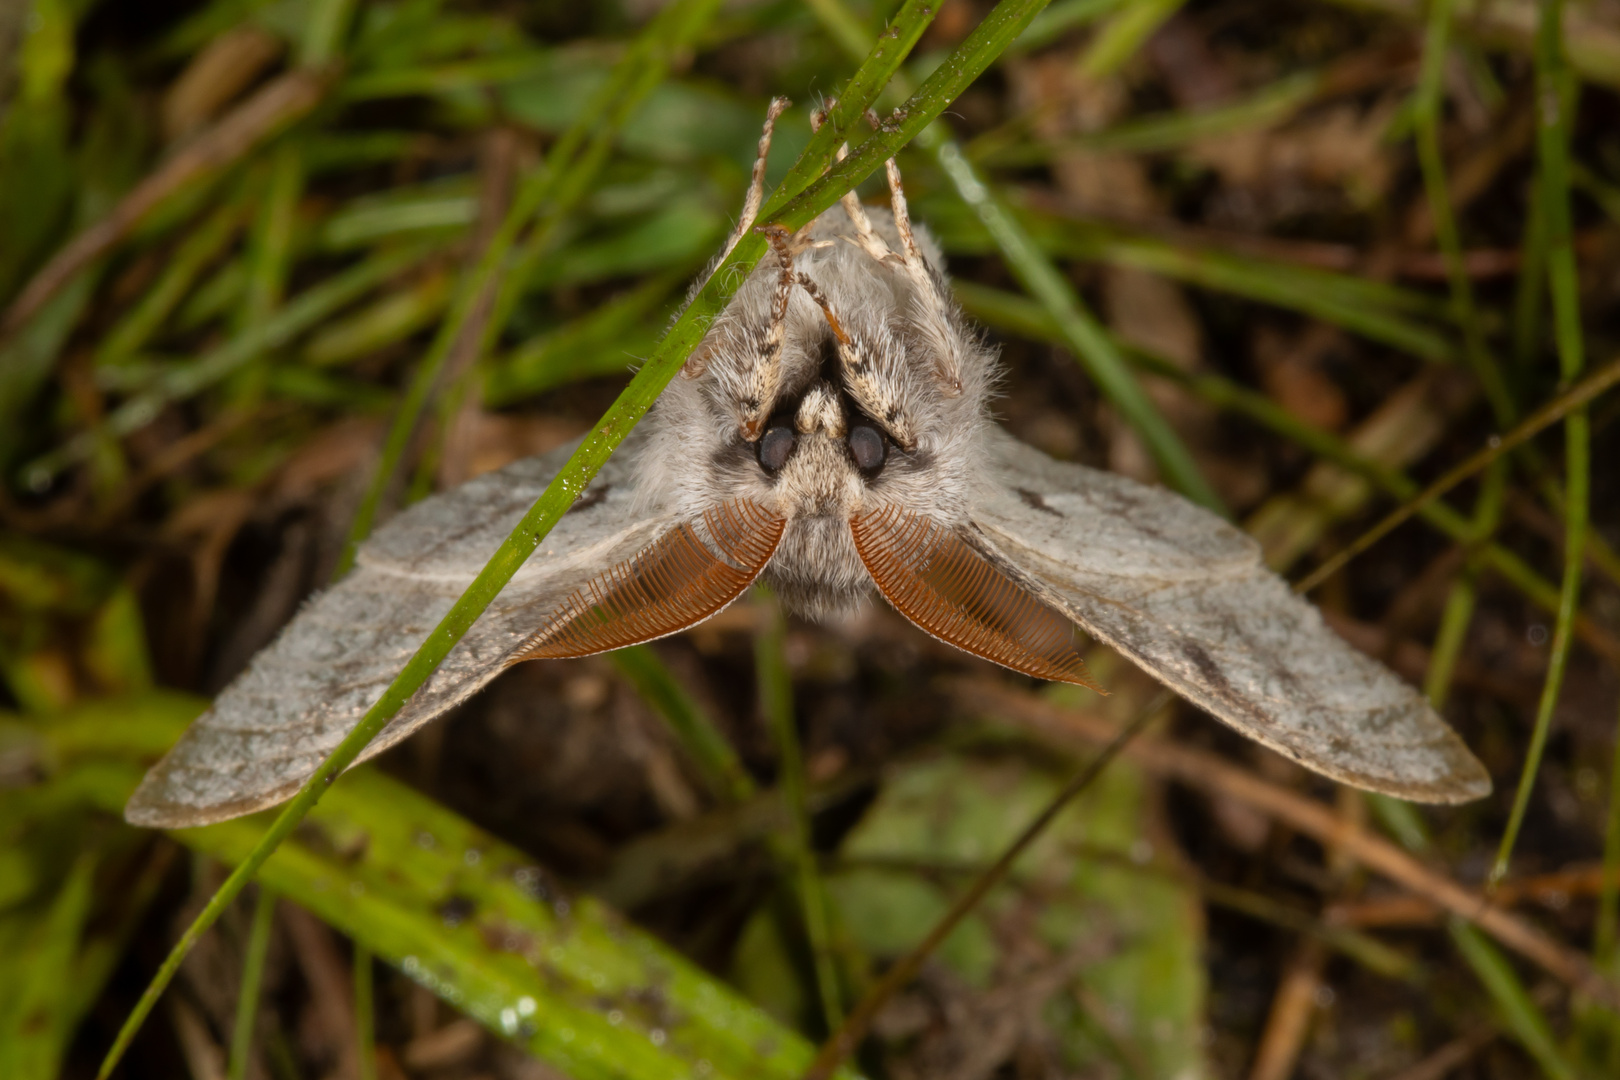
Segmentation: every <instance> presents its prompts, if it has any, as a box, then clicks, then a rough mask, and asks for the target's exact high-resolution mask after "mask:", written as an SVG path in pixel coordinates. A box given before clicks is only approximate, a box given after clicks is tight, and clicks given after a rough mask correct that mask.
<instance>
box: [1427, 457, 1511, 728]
mask: <svg viewBox="0 0 1620 1080" xmlns="http://www.w3.org/2000/svg"><path fill="white" fill-rule="evenodd" d="M1506 488H1507V469H1506V466H1505V463H1504V462H1503V461H1502V460H1501V459H1498V460H1496V461H1495V462H1492V463H1491V467H1490V468H1489V469H1487V470H1485V480H1484V483H1483V484H1482V485H1481V486H1480V493H1479V498H1478V499H1477V500H1476V501H1475V503H1474V522H1473V524H1474V539H1473V541H1472V543H1470V544H1469V545H1468V546H1469V547H1470V548H1471V549H1472V550H1471V551H1470V554H1469V556H1468V561H1467V563H1466V565H1465V566H1464V567H1463V571H1462V573H1461V574H1459V575H1458V577H1457V580H1456V581H1454V582H1452V583H1451V589H1450V590H1449V592H1448V593H1447V594H1446V606H1445V609H1444V611H1443V612H1442V614H1441V616H1440V629H1439V631H1438V632H1437V633H1436V634H1435V636H1434V647H1433V648H1432V649H1431V650H1430V652H1429V669H1428V671H1427V672H1425V673H1424V679H1423V694H1424V696H1425V697H1427V698H1428V699H1429V704H1430V705H1432V706H1433V707H1434V710H1435V711H1436V712H1439V711H1440V710H1441V709H1443V708H1444V707H1445V703H1446V698H1447V697H1448V696H1449V695H1450V692H1451V679H1452V676H1453V674H1455V672H1456V668H1457V658H1458V657H1459V656H1460V655H1462V648H1463V644H1464V642H1465V641H1466V640H1467V637H1468V627H1469V626H1470V624H1472V622H1473V620H1474V604H1475V601H1476V600H1477V598H1478V588H1477V586H1476V585H1475V578H1476V576H1477V575H1478V572H1479V569H1480V565H1481V560H1480V557H1479V554H1478V549H1479V548H1480V546H1481V545H1483V544H1486V543H1488V542H1489V541H1490V539H1491V537H1492V536H1493V535H1494V534H1495V532H1496V529H1497V527H1498V526H1499V525H1500V524H1501V521H1502V504H1503V502H1504V499H1503V496H1504V493H1505V491H1506Z"/></svg>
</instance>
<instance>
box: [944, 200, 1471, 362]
mask: <svg viewBox="0 0 1620 1080" xmlns="http://www.w3.org/2000/svg"><path fill="white" fill-rule="evenodd" d="M926 206H927V214H928V222H929V225H930V226H932V227H933V229H934V231H935V234H936V235H937V236H939V238H940V242H941V243H943V244H944V245H945V247H946V250H947V251H950V252H952V253H961V254H971V255H980V254H985V253H987V252H990V251H994V250H996V248H995V245H994V243H993V242H992V239H991V237H990V235H989V234H988V233H987V232H986V231H985V230H984V228H983V226H982V225H981V224H980V223H979V222H978V221H977V220H972V219H969V218H967V217H966V216H965V215H961V214H955V215H953V214H952V213H950V211H949V209H948V208H946V207H944V206H943V205H942V204H941V203H940V201H938V200H934V201H931V202H929V203H928V204H926ZM1013 212H1014V214H1015V215H1016V217H1017V220H1018V221H1019V223H1020V224H1021V225H1022V226H1023V228H1024V230H1025V231H1026V232H1027V233H1028V234H1029V235H1030V236H1032V237H1035V238H1036V239H1037V242H1038V244H1039V245H1040V247H1041V249H1042V250H1043V251H1045V252H1046V253H1047V254H1048V255H1051V256H1055V257H1059V258H1065V259H1081V260H1087V261H1096V262H1107V263H1113V264H1117V265H1120V266H1132V267H1136V268H1138V269H1142V270H1149V271H1152V272H1153V273H1157V274H1163V275H1164V276H1165V277H1169V278H1172V279H1174V280H1177V281H1181V282H1185V283H1186V284H1189V285H1196V286H1198V287H1200V288H1205V289H1211V290H1214V291H1216V292H1225V293H1230V294H1232V295H1234V296H1239V297H1243V298H1244V299H1248V300H1257V301H1259V302H1261V303H1265V304H1272V305H1275V306H1277V307H1280V308H1284V309H1286V310H1290V311H1298V312H1300V313H1301V314H1304V315H1309V316H1311V317H1312V318H1317V319H1321V320H1322V321H1324V322H1328V323H1332V324H1334V325H1336V326H1342V327H1344V328H1345V329H1346V330H1350V331H1352V332H1354V333H1357V334H1360V335H1362V336H1363V337H1366V338H1368V339H1370V340H1372V341H1377V342H1380V343H1382V344H1385V345H1389V346H1391V347H1393V348H1396V349H1400V350H1402V351H1404V352H1408V353H1411V354H1412V355H1414V356H1417V357H1420V358H1422V359H1424V360H1428V361H1431V362H1433V363H1450V362H1452V361H1453V360H1455V359H1456V356H1457V348H1456V345H1455V344H1454V343H1453V342H1452V341H1451V340H1450V339H1449V337H1448V336H1447V335H1446V334H1445V333H1443V332H1441V331H1440V330H1439V329H1437V328H1436V327H1434V326H1433V325H1430V324H1429V323H1428V322H1427V321H1419V320H1418V319H1416V318H1413V316H1430V315H1432V316H1435V317H1444V315H1445V306H1444V305H1437V304H1436V303H1435V302H1434V301H1433V299H1432V298H1430V297H1426V296H1424V295H1423V294H1421V293H1417V292H1413V291H1412V290H1408V289H1403V288H1400V287H1397V286H1392V285H1389V284H1386V283H1384V282H1377V281H1368V280H1366V279H1363V278H1357V277H1354V276H1352V275H1350V274H1341V273H1336V272H1333V271H1328V270H1322V269H1318V268H1316V267H1311V266H1301V265H1298V264H1294V263H1288V262H1283V261H1280V260H1275V259H1267V258H1259V257H1255V256H1251V255H1244V254H1239V253H1236V252H1231V251H1224V250H1221V249H1218V248H1214V247H1210V246H1208V245H1207V244H1200V243H1198V242H1196V241H1191V240H1166V239H1161V238H1158V237H1154V236H1149V235H1142V234H1134V233H1131V232H1128V231H1126V230H1123V229H1119V228H1116V227H1112V226H1103V225H1100V224H1097V223H1093V222H1077V221H1073V220H1070V219H1065V218H1060V217H1057V216H1055V215H1051V214H1045V213H1039V212H1036V211H1033V210H1029V209H1025V208H1022V207H1017V206H1014V207H1013Z"/></svg>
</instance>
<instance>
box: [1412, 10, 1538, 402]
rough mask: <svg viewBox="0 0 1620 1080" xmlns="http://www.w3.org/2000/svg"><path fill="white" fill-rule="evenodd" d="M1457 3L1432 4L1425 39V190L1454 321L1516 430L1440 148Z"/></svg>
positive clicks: (1478, 372) (1420, 120) (1421, 137)
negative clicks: (1481, 311) (1443, 92)
mask: <svg viewBox="0 0 1620 1080" xmlns="http://www.w3.org/2000/svg"><path fill="white" fill-rule="evenodd" d="M1451 17H1452V0H1430V4H1429V23H1428V27H1427V30H1426V31H1425V34H1424V41H1423V67H1422V71H1421V74H1420V75H1419V78H1418V87H1417V92H1416V94H1415V95H1414V101H1413V104H1414V105H1415V106H1416V109H1415V121H1416V130H1415V135H1416V137H1417V156H1418V164H1419V166H1420V168H1421V169H1422V172H1423V188H1424V191H1425V193H1426V194H1427V196H1428V202H1429V214H1430V216H1431V217H1432V218H1433V219H1434V231H1435V236H1436V238H1437V239H1438V240H1439V241H1440V251H1441V254H1442V255H1443V256H1444V257H1445V262H1446V276H1447V278H1448V279H1449V281H1450V285H1451V306H1452V314H1453V318H1454V319H1455V320H1456V322H1457V324H1458V326H1460V327H1461V329H1462V335H1463V355H1464V356H1465V357H1466V358H1467V359H1468V363H1469V366H1470V367H1472V368H1473V369H1474V377H1475V378H1476V379H1478V380H1479V384H1480V386H1481V387H1482V388H1483V389H1484V391H1485V399H1486V400H1487V401H1489V402H1490V405H1491V411H1492V412H1493V413H1494V414H1495V416H1496V423H1497V426H1498V427H1499V428H1503V429H1506V428H1508V427H1511V426H1512V424H1513V422H1514V421H1515V420H1516V419H1518V417H1517V416H1516V415H1515V413H1516V411H1517V410H1515V408H1514V406H1513V398H1512V395H1511V394H1509V393H1508V388H1507V383H1506V382H1505V381H1504V380H1503V378H1502V371H1501V369H1500V368H1499V367H1498V366H1497V363H1496V359H1495V357H1493V356H1492V355H1491V353H1490V350H1489V348H1488V347H1487V346H1486V344H1485V331H1484V328H1483V327H1482V326H1481V325H1480V321H1479V310H1478V308H1477V307H1476V306H1475V304H1474V287H1473V283H1472V282H1471V281H1470V280H1469V277H1468V269H1467V267H1465V266H1464V265H1463V253H1462V240H1461V239H1460V237H1459V236H1458V233H1457V219H1456V215H1455V214H1454V213H1453V212H1452V208H1451V193H1450V191H1449V190H1448V189H1447V186H1446V183H1447V181H1446V165H1445V158H1444V156H1443V154H1442V153H1441V149H1440V106H1441V90H1442V87H1441V82H1442V79H1443V77H1444V74H1445V67H1446V59H1447V57H1448V55H1449V53H1450V44H1451Z"/></svg>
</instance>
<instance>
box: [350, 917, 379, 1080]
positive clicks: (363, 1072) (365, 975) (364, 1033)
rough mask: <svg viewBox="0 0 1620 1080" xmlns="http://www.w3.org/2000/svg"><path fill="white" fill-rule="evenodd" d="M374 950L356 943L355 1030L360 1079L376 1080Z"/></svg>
mask: <svg viewBox="0 0 1620 1080" xmlns="http://www.w3.org/2000/svg"><path fill="white" fill-rule="evenodd" d="M372 960H373V957H372V955H371V950H370V949H369V948H367V947H366V945H365V944H364V943H362V942H359V941H356V942H355V943H354V980H353V981H354V1034H355V1041H356V1042H357V1043H359V1045H358V1046H357V1047H356V1051H357V1053H358V1056H359V1059H360V1060H359V1065H360V1080H377V1005H376V1001H375V1000H374V999H375V996H376V995H375V994H374V993H373V979H372V976H373V975H374V974H375V972H374V971H373V970H372V967H373V964H372Z"/></svg>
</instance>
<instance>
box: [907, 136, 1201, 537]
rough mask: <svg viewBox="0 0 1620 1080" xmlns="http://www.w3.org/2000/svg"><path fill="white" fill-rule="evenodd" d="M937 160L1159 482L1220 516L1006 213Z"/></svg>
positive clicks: (1185, 453)
mask: <svg viewBox="0 0 1620 1080" xmlns="http://www.w3.org/2000/svg"><path fill="white" fill-rule="evenodd" d="M938 157H939V163H940V165H941V167H943V168H944V170H945V173H946V175H947V176H949V177H950V178H951V181H952V182H953V183H954V184H955V185H956V191H957V194H958V195H960V196H961V197H962V200H963V201H964V202H966V203H967V204H968V205H969V206H970V207H972V208H973V211H974V213H975V214H977V215H978V217H979V220H980V221H981V222H982V223H983V224H984V227H985V228H986V229H988V230H989V232H990V235H991V236H992V237H993V238H994V239H995V242H996V247H997V248H999V249H1000V251H1001V253H1002V255H1003V257H1004V258H1006V260H1007V263H1008V267H1009V269H1011V270H1012V272H1013V275H1014V276H1015V277H1017V278H1018V282H1019V284H1021V285H1022V286H1023V287H1024V288H1025V289H1026V290H1027V291H1028V292H1029V294H1030V295H1031V296H1033V297H1035V299H1036V300H1038V301H1040V303H1041V304H1042V305H1043V306H1044V307H1045V308H1046V309H1047V311H1048V312H1050V313H1051V314H1052V316H1053V317H1054V319H1055V320H1056V322H1057V325H1058V327H1059V329H1060V330H1061V332H1062V334H1063V341H1064V344H1065V345H1067V346H1068V348H1069V349H1070V350H1071V351H1072V352H1073V353H1074V356H1075V359H1077V360H1079V361H1080V363H1081V364H1082V365H1083V366H1084V367H1085V369H1086V373H1087V374H1089V375H1090V376H1091V377H1092V379H1094V380H1095V381H1096V383H1097V385H1098V387H1099V388H1100V389H1101V390H1102V392H1103V394H1104V395H1106V396H1107V398H1108V400H1109V401H1111V402H1112V403H1113V405H1114V407H1115V408H1117V409H1118V410H1119V411H1120V414H1121V415H1122V416H1123V417H1124V419H1125V421H1126V422H1127V423H1129V424H1130V425H1131V427H1132V428H1134V429H1135V431H1136V433H1137V434H1138V435H1140V436H1141V437H1142V441H1143V442H1144V443H1146V444H1147V447H1148V450H1149V451H1150V452H1151V453H1152V454H1153V460H1154V462H1155V463H1157V465H1158V466H1159V468H1160V470H1161V471H1162V472H1163V473H1164V478H1165V480H1166V481H1167V482H1168V483H1169V484H1170V485H1171V486H1172V487H1174V488H1175V489H1176V490H1178V491H1180V492H1181V493H1182V494H1183V495H1185V496H1187V497H1188V498H1189V499H1192V500H1193V501H1194V502H1197V503H1200V504H1202V505H1204V506H1207V507H1209V508H1210V509H1211V510H1214V511H1215V512H1216V513H1219V514H1225V513H1226V512H1227V511H1226V507H1225V506H1224V505H1222V503H1221V498H1220V496H1219V495H1217V494H1215V489H1214V488H1213V487H1211V486H1210V484H1209V481H1208V480H1206V479H1205V478H1204V474H1203V472H1202V471H1200V470H1199V468H1198V464H1197V462H1196V461H1194V460H1193V456H1192V453H1191V452H1190V451H1189V450H1188V449H1187V447H1186V444H1184V443H1183V442H1182V441H1181V437H1180V436H1178V435H1177V434H1176V432H1175V429H1174V428H1172V427H1171V426H1170V423H1169V421H1167V420H1166V419H1165V418H1164V416H1163V414H1161V413H1160V412H1159V410H1158V408H1157V407H1156V406H1155V405H1154V404H1153V401H1152V399H1150V398H1149V397H1148V396H1147V393H1146V392H1145V391H1144V390H1143V389H1142V387H1141V384H1140V383H1138V382H1137V381H1136V378H1135V376H1133V375H1132V374H1131V373H1130V369H1129V368H1128V367H1127V366H1126V364H1125V361H1124V358H1123V357H1122V356H1121V355H1120V353H1119V350H1118V349H1117V348H1115V346H1114V343H1113V340H1112V339H1111V338H1110V337H1109V336H1108V334H1107V333H1105V332H1104V331H1103V328H1102V326H1101V325H1100V324H1099V323H1098V322H1097V320H1096V318H1095V317H1094V316H1093V315H1092V314H1091V313H1090V312H1089V311H1087V310H1086V308H1085V305H1084V304H1083V303H1082V302H1081V300H1080V297H1079V295H1078V294H1077V293H1076V292H1075V291H1074V286H1072V285H1070V284H1069V282H1068V280H1067V279H1065V278H1064V277H1063V275H1062V274H1060V273H1058V270H1057V268H1056V267H1054V266H1053V265H1052V264H1051V262H1049V261H1048V260H1047V259H1046V257H1045V256H1044V255H1042V254H1041V253H1040V251H1039V250H1038V249H1037V248H1036V245H1035V242H1034V241H1033V240H1032V239H1031V238H1030V236H1029V234H1028V233H1027V232H1025V231H1024V230H1023V228H1022V227H1021V226H1020V225H1019V224H1018V223H1017V222H1016V221H1015V220H1014V218H1013V215H1012V214H1011V212H1009V211H1008V209H1007V208H1006V207H1005V206H1004V205H1003V204H1002V203H1001V201H1000V200H999V199H997V198H996V197H995V195H994V194H993V193H992V192H991V191H990V189H989V187H987V186H986V185H985V184H984V182H983V181H982V180H980V179H979V177H978V176H976V175H975V174H974V172H973V167H972V165H970V164H969V163H968V160H967V158H966V157H964V156H963V154H962V152H961V149H960V147H958V146H956V145H955V144H954V143H946V144H945V145H944V146H942V147H940V150H939V155H938Z"/></svg>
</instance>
